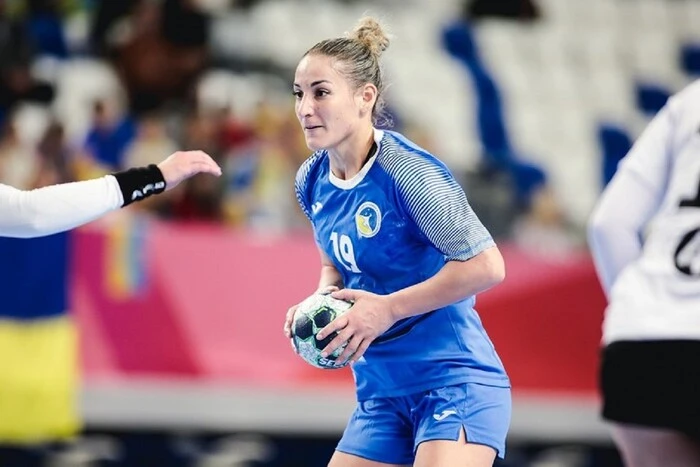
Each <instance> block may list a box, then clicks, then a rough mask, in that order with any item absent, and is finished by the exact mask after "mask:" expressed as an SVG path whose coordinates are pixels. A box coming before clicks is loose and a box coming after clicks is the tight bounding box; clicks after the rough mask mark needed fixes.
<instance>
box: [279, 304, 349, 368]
mask: <svg viewBox="0 0 700 467" xmlns="http://www.w3.org/2000/svg"><path fill="white" fill-rule="evenodd" d="M351 306H352V303H349V302H346V301H344V300H338V299H337V298H333V297H331V296H330V295H324V294H314V295H311V296H310V297H309V298H307V299H306V300H304V301H303V302H301V303H300V304H299V307H298V308H297V310H296V313H294V320H293V321H292V344H293V345H294V348H295V350H296V352H297V353H298V354H299V355H300V356H301V358H303V359H304V360H305V361H306V362H307V363H309V364H310V365H313V366H315V367H316V368H323V369H335V368H343V367H344V366H347V364H348V363H349V361H346V362H345V363H342V364H340V363H336V359H337V358H338V357H339V356H340V354H342V353H343V349H344V348H345V345H343V346H341V347H340V348H338V349H337V350H336V351H335V352H333V353H332V354H331V355H329V356H327V357H322V356H321V351H322V350H323V349H324V348H325V347H326V346H327V345H328V344H329V343H330V342H331V341H332V340H333V339H334V338H335V336H336V335H338V333H337V332H334V333H333V334H331V335H329V336H326V338H325V339H323V340H318V339H316V334H318V332H319V331H320V330H321V329H323V328H324V327H326V325H328V324H329V323H330V322H331V321H333V320H334V319H336V318H337V317H338V316H340V315H342V314H343V313H345V312H346V311H348V310H349V309H350V307H351Z"/></svg>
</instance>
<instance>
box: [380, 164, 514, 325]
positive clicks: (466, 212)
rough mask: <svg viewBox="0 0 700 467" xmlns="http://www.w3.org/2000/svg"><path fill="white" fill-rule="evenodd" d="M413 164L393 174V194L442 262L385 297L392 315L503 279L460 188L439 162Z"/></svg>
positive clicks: (438, 304) (415, 311)
mask: <svg viewBox="0 0 700 467" xmlns="http://www.w3.org/2000/svg"><path fill="white" fill-rule="evenodd" d="M417 163H420V164H421V166H420V167H416V170H412V171H410V172H408V173H407V174H406V175H405V176H404V177H401V178H398V179H397V188H398V193H399V196H400V197H401V199H402V201H403V204H404V209H405V211H406V212H407V214H408V216H409V217H410V218H411V219H412V220H413V221H414V223H415V225H416V226H417V228H418V230H419V231H420V232H421V234H422V235H424V236H425V237H426V238H427V240H428V241H430V243H432V244H433V245H434V246H435V247H436V248H437V249H438V250H440V251H441V252H442V254H443V255H444V256H445V259H446V260H447V261H446V262H445V265H444V266H443V267H442V269H441V270H440V271H438V273H437V274H435V275H434V276H432V277H430V278H429V279H427V280H425V281H423V282H419V283H418V284H415V285H413V286H410V287H407V288H405V289H401V290H398V291H396V292H394V293H392V294H390V295H388V296H387V298H388V301H389V303H390V305H391V314H392V317H393V319H395V320H400V319H403V318H407V317H410V316H416V315H420V314H423V313H427V312H429V311H432V310H436V309H438V308H442V307H444V306H447V305H449V304H451V303H455V302H457V301H460V300H463V299H465V298H468V297H471V296H472V295H475V294H477V293H479V292H483V291H484V290H487V289H489V288H491V287H493V286H494V285H496V284H498V283H500V282H501V281H503V279H504V278H505V265H504V262H503V257H502V256H501V253H500V251H499V250H498V247H497V246H496V244H495V242H494V241H493V238H492V237H491V234H489V232H488V230H486V228H485V227H484V225H483V224H482V223H481V221H480V220H479V218H478V217H477V216H476V214H475V213H474V211H473V209H472V207H471V206H470V205H469V202H468V200H467V197H466V195H465V193H464V190H463V189H462V187H460V186H459V184H458V183H457V181H456V180H455V179H454V177H453V176H452V174H451V173H450V172H449V171H448V170H447V168H445V167H444V166H442V165H439V164H436V163H431V162H430V161H426V160H419V161H418V162H417Z"/></svg>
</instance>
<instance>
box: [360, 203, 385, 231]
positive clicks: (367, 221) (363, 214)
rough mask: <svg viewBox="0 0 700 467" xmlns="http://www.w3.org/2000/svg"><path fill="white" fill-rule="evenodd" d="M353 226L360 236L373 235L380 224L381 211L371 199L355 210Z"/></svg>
mask: <svg viewBox="0 0 700 467" xmlns="http://www.w3.org/2000/svg"><path fill="white" fill-rule="evenodd" d="M355 226H356V227H357V234H358V235H359V236H360V237H365V238H369V237H374V236H375V235H377V232H379V229H380V228H381V226H382V212H381V211H380V210H379V207H378V206H377V205H376V204H374V203H373V202H371V201H365V202H364V203H362V204H361V205H360V207H359V208H357V211H356V212H355Z"/></svg>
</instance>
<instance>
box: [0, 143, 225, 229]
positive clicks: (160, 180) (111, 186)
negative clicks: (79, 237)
mask: <svg viewBox="0 0 700 467" xmlns="http://www.w3.org/2000/svg"><path fill="white" fill-rule="evenodd" d="M198 173H208V174H212V175H215V176H219V175H221V168H220V167H219V166H218V165H217V163H216V162H214V160H213V159H212V158H211V157H210V156H209V155H208V154H206V153H204V152H202V151H178V152H175V153H173V154H171V155H170V156H169V157H167V158H166V159H165V160H163V161H162V162H160V163H159V164H158V165H155V164H152V165H149V166H148V167H139V168H132V169H129V170H125V171H123V172H118V173H114V174H111V175H105V176H104V177H100V178H95V179H92V180H86V181H81V182H72V183H63V184H58V185H51V186H47V187H43V188H37V189H35V190H28V191H24V190H18V189H16V188H13V187H11V186H8V185H3V184H0V236H4V237H18V238H31V237H41V236H45V235H51V234H54V233H58V232H63V231H65V230H69V229H72V228H74V227H78V226H80V225H83V224H87V223H88V222H91V221H93V220H95V219H97V218H98V217H101V216H102V215H104V214H107V213H108V212H110V211H113V210H116V209H119V208H121V207H124V206H127V205H129V204H131V203H133V202H135V201H139V200H142V199H145V198H147V197H149V196H151V195H154V194H158V193H162V192H163V191H166V190H170V189H172V188H174V187H175V186H177V184H178V183H180V182H182V181H183V180H186V179H188V178H190V177H192V176H193V175H196V174H198Z"/></svg>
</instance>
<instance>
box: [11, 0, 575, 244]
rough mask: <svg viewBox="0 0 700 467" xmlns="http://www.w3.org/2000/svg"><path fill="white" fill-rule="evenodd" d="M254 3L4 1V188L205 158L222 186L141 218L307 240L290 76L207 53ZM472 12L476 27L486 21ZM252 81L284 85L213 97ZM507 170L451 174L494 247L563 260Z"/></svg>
mask: <svg viewBox="0 0 700 467" xmlns="http://www.w3.org/2000/svg"><path fill="white" fill-rule="evenodd" d="M256 3H259V2H256V1H233V0H119V1H99V0H27V1H24V0H0V128H1V129H2V131H1V133H0V182H1V183H7V184H10V185H13V186H15V187H18V188H23V189H29V188H34V187H39V186H43V185H47V184H51V183H58V182H66V181H71V180H83V179H87V178H91V177H95V176H99V175H102V174H105V173H109V172H112V171H116V170H120V169H124V168H128V167H132V166H137V165H146V164H149V163H155V162H158V161H160V160H161V159H162V158H163V157H165V156H167V155H168V154H170V153H171V152H173V151H175V150H178V149H202V150H204V151H206V152H207V153H209V154H210V155H211V156H212V157H213V158H214V159H215V160H217V162H218V163H219V164H220V165H221V166H222V167H223V168H224V176H223V177H221V178H219V179H213V178H210V177H195V178H193V179H192V180H190V181H188V182H186V183H184V184H183V185H182V186H180V187H178V188H177V189H175V190H173V191H172V192H169V193H168V194H166V195H164V196H161V197H158V198H157V199H155V198H154V199H152V200H149V202H146V203H143V204H141V205H139V206H138V208H137V209H139V210H140V211H146V212H147V213H149V214H151V215H154V216H158V217H159V218H162V219H167V220H173V221H179V222H216V223H223V224H226V225H230V226H234V227H243V228H251V229H263V230H266V231H269V230H274V231H287V230H289V229H294V228H298V227H302V228H308V224H307V222H306V220H305V219H304V218H303V215H302V214H301V212H300V210H299V209H298V207H297V205H296V201H295V199H294V193H293V182H294V174H295V172H296V169H297V167H298V166H299V164H300V163H301V162H302V161H303V160H304V159H305V158H306V157H307V156H308V154H309V151H308V149H307V148H306V146H305V144H304V141H303V135H302V133H301V131H299V128H298V123H297V121H296V118H295V116H294V112H293V100H292V97H291V93H289V94H287V92H288V86H289V81H290V80H291V76H292V72H293V70H290V69H288V68H289V66H288V65H287V68H284V66H283V65H279V66H277V67H275V64H274V63H273V64H270V63H267V64H265V63H262V64H261V63H260V62H259V61H258V62H256V63H251V62H250V60H249V61H248V62H246V61H245V57H239V58H241V60H237V58H236V57H235V56H232V57H227V59H226V60H224V61H222V59H221V56H217V55H216V53H213V50H214V49H215V47H213V46H212V44H213V43H214V42H215V41H214V40H213V38H212V35H213V32H212V29H213V23H214V20H215V19H216V18H217V17H221V16H223V15H228V16H232V15H235V14H236V11H237V10H238V11H244V10H245V11H249V10H250V9H251V8H254V7H255V6H256V5H255V4H256ZM475 3H476V4H475ZM467 4H470V5H471V8H472V10H474V11H472V12H471V13H472V15H473V16H480V15H484V16H488V15H489V14H492V12H490V11H488V12H486V13H484V12H481V11H480V10H479V8H477V7H478V6H479V5H478V4H479V2H467ZM504 5H505V4H504ZM506 6H507V5H506ZM475 8H476V9H475ZM475 12H476V13H475ZM300 53H301V52H300ZM453 54H454V53H453ZM454 55H457V54H454ZM457 58H460V57H457ZM246 69H248V70H250V69H252V71H253V72H255V71H261V69H262V71H261V74H260V76H262V78H260V79H261V80H265V79H270V77H276V78H277V81H276V82H275V84H274V85H273V86H267V85H264V86H262V88H263V91H262V92H261V91H258V94H257V96H256V97H255V98H253V97H251V95H247V94H251V92H249V89H250V86H249V88H246V87H245V86H239V87H238V89H236V90H235V92H234V91H232V90H231V87H230V86H229V87H226V86H224V87H220V86H219V87H217V86H216V82H217V72H218V71H221V70H223V71H224V72H234V71H241V70H246ZM219 78H221V77H219ZM226 79H228V78H223V80H224V81H225V80H226ZM218 81H219V82H221V81H222V79H219V80H218ZM207 84H210V85H209V86H207ZM211 84H213V85H211ZM248 84H255V83H254V82H253V83H250V82H249V83H248ZM265 86H267V87H265ZM285 86H286V87H285ZM269 89H275V90H276V92H268V90H269ZM229 94H232V95H229ZM287 96H288V98H287ZM239 102H245V104H240V105H239ZM389 106H390V110H392V109H391V107H392V106H391V102H389ZM392 117H393V119H392V120H393V126H392V129H396V130H398V131H402V132H404V133H407V134H408V136H409V137H411V138H413V139H414V140H416V141H418V142H419V143H420V144H423V145H424V146H425V147H426V148H427V149H428V150H432V149H435V150H436V154H437V155H438V156H439V155H440V154H439V150H438V148H434V147H433V145H432V144H431V135H430V133H429V132H428V131H427V129H426V128H422V127H420V126H419V125H417V124H414V123H413V122H411V120H410V119H409V118H402V116H400V115H396V114H394V115H392ZM408 122H410V123H408ZM487 149H488V148H487ZM487 152H488V151H487ZM487 165H488V164H487ZM511 165H512V164H509V165H508V167H506V166H503V167H500V166H493V167H486V166H485V167H481V169H480V170H477V171H475V172H464V171H461V172H459V173H456V176H457V178H458V180H460V181H462V182H463V183H464V185H465V187H466V185H469V187H468V189H467V194H468V196H469V198H470V201H471V202H472V204H473V205H474V207H475V209H476V210H477V212H478V213H479V215H480V216H481V217H482V218H483V219H484V222H485V223H486V224H487V227H489V229H490V230H491V231H492V233H493V234H494V236H496V237H497V238H505V237H511V238H514V239H515V240H516V241H521V243H522V244H523V245H525V246H531V247H533V248H539V247H538V245H539V246H540V247H542V246H544V249H545V250H547V251H549V252H553V253H555V254H558V252H567V251H570V250H571V249H575V248H577V247H579V246H581V244H582V241H581V240H582V235H580V230H579V231H578V232H576V230H575V228H572V227H573V226H571V225H567V219H565V217H564V216H563V214H562V211H561V209H560V207H559V206H557V203H556V200H555V198H554V196H553V194H552V192H551V190H548V189H547V187H546V186H542V189H541V190H540V189H539V187H535V184H534V183H530V184H529V185H528V186H529V188H528V190H529V192H528V193H527V195H526V196H527V202H526V203H522V202H521V201H522V199H518V198H519V197H520V198H522V197H523V196H525V195H522V194H519V191H518V190H519V188H518V187H519V184H518V182H517V180H518V179H519V178H522V177H519V176H516V178H515V183H514V182H513V180H512V179H508V177H511V175H512V174H510V172H512V170H511V169H510V166H511ZM494 167H495V168H496V170H495V171H494ZM499 167H500V168H499ZM518 167H526V166H525V165H523V164H519V165H518ZM527 167H529V166H527ZM534 170H535V172H534V173H535V174H540V172H537V170H539V169H534ZM520 172H522V170H521V171H520ZM530 172H532V170H530ZM504 173H506V178H505V179H504V178H503V176H502V175H503V174H504ZM499 177H500V178H499ZM535 178H536V179H537V180H544V178H543V177H542V176H541V174H540V175H539V176H538V177H535ZM538 183H539V182H538ZM514 185H515V186H514ZM539 185H544V184H543V183H539ZM533 187H534V188H533ZM520 191H522V190H520ZM513 193H515V194H513ZM543 239H544V240H543Z"/></svg>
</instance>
